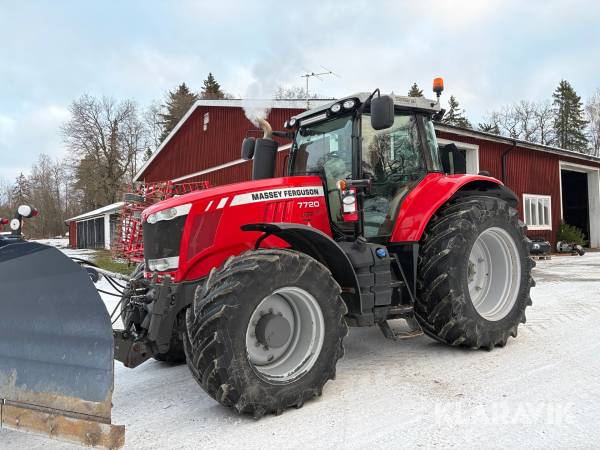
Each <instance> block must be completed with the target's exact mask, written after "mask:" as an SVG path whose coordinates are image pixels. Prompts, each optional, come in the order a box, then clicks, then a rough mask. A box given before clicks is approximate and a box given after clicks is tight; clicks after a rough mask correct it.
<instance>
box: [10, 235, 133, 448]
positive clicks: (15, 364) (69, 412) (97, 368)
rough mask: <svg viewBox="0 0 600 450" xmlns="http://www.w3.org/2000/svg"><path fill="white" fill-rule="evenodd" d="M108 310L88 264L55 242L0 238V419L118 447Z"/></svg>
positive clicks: (18, 426) (92, 443)
mask: <svg viewBox="0 0 600 450" xmlns="http://www.w3.org/2000/svg"><path fill="white" fill-rule="evenodd" d="M113 351H114V350H113V337H112V327H111V323H110V318H109V315H108V312H107V310H106V307H105V306H104V303H103V302H102V299H101V298H100V296H99V294H98V292H97V291H96V289H95V287H94V285H93V284H92V282H91V280H90V277H89V276H88V274H87V272H86V271H85V270H84V269H82V268H81V267H80V266H79V265H78V264H76V263H74V262H73V261H71V259H70V258H68V257H67V256H65V255H64V254H63V253H62V252H60V251H59V250H57V249H56V248H53V247H49V246H46V245H42V244H39V243H35V242H26V241H22V240H14V241H12V242H10V243H8V244H7V243H4V245H2V246H0V408H1V411H0V413H1V414H0V417H1V421H0V423H1V426H2V427H6V428H12V429H17V430H21V429H22V430H27V431H32V432H37V433H41V434H46V435H48V436H50V437H54V438H58V439H62V440H67V441H74V442H78V443H83V444H85V445H89V446H99V447H105V448H110V449H112V448H119V447H121V446H122V445H123V444H124V427H122V426H116V425H111V406H112V405H111V402H112V393H113V378H114V373H113V372H114V362H113Z"/></svg>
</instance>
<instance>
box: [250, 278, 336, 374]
mask: <svg viewBox="0 0 600 450" xmlns="http://www.w3.org/2000/svg"><path fill="white" fill-rule="evenodd" d="M286 323H287V325H286ZM324 335H325V322H324V320H323V312H322V311H321V307H320V306H319V303H318V302H317V300H316V299H315V298H314V297H313V296H312V295H311V294H309V293H308V292H306V291H305V290H304V289H300V288H298V287H284V288H281V289H277V290H276V291H275V292H273V293H272V294H271V295H269V296H268V297H266V298H264V299H263V300H262V301H261V302H260V303H259V304H258V306H257V307H256V309H255V310H254V311H253V312H252V316H251V317H250V321H249V322H248V327H247V330H246V352H247V355H248V361H249V362H250V365H251V366H252V368H253V369H254V371H255V372H256V373H257V374H258V375H259V376H260V377H261V378H263V379H264V380H266V381H268V382H271V383H290V382H292V381H294V380H296V379H298V378H300V377H301V376H303V375H304V374H306V372H308V371H309V370H310V369H311V368H312V367H313V366H314V365H315V363H316V361H317V358H318V357H319V354H320V353H321V348H322V347H323V340H324ZM269 343H270V344H271V345H270V344H269Z"/></svg>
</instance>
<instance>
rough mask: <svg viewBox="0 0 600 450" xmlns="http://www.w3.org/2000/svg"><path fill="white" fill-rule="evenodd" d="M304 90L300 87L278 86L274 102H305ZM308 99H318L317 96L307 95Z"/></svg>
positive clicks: (315, 94)
mask: <svg viewBox="0 0 600 450" xmlns="http://www.w3.org/2000/svg"><path fill="white" fill-rule="evenodd" d="M306 98H307V95H306V89H305V88H303V87H300V86H292V87H283V86H279V87H278V88H277V89H275V99H276V100H306ZM308 98H309V99H316V98H320V96H319V94H317V93H312V94H308Z"/></svg>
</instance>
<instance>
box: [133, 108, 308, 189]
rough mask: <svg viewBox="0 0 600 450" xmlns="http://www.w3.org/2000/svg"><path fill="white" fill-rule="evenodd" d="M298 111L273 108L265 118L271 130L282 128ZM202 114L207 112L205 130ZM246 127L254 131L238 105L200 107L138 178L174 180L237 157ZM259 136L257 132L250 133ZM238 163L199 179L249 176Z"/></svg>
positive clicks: (223, 180) (222, 181)
mask: <svg viewBox="0 0 600 450" xmlns="http://www.w3.org/2000/svg"><path fill="white" fill-rule="evenodd" d="M301 111H302V110H300V109H279V108H275V109H272V110H271V112H270V114H269V116H268V118H267V120H268V121H269V122H270V123H271V124H272V125H273V127H274V128H275V129H282V128H283V122H284V121H286V120H287V119H289V118H290V117H291V116H293V115H295V114H298V113H300V112H301ZM205 113H208V114H209V123H208V127H207V130H206V131H204V114H205ZM249 130H256V127H255V126H254V125H252V123H251V122H250V121H249V120H248V119H247V118H246V117H245V115H244V111H243V109H242V108H235V107H215V106H210V107H208V106H200V107H198V108H196V110H195V111H194V112H193V113H192V115H191V116H190V117H189V118H188V120H187V121H186V122H185V123H184V124H183V125H182V126H181V128H180V129H179V131H178V132H177V133H175V135H173V137H172V138H171V139H170V141H169V142H168V143H167V147H165V148H164V149H163V151H162V152H160V153H159V154H158V155H157V156H156V158H155V159H154V160H153V161H152V163H151V164H150V165H149V166H148V168H147V169H146V170H145V171H144V173H143V174H142V176H141V177H140V180H145V181H148V182H150V181H162V180H169V179H174V178H178V177H181V176H184V175H188V174H190V173H194V172H198V171H201V170H204V169H208V168H210V167H214V166H218V165H220V164H224V163H227V162H230V161H234V160H236V159H239V157H240V148H241V144H242V140H243V139H244V137H245V136H246V134H247V132H248V131H249ZM260 135H261V133H260V132H259V131H256V132H254V133H252V134H251V136H260ZM280 143H281V144H286V143H289V141H284V140H280ZM241 166H242V165H237V166H234V167H233V168H227V169H223V170H221V171H219V173H218V174H214V175H213V174H209V175H208V176H204V177H203V178H202V179H209V180H210V181H211V184H213V185H217V184H227V183H232V182H236V181H240V178H239V176H240V175H243V176H246V177H249V175H248V172H247V171H248V169H247V168H242V167H241ZM211 178H212V179H214V183H213V182H212V181H213V180H211ZM186 181H187V180H186Z"/></svg>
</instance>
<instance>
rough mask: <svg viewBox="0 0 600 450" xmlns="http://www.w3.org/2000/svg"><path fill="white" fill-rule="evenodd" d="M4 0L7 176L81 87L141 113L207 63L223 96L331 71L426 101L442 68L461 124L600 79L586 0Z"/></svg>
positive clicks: (54, 125)
mask: <svg viewBox="0 0 600 450" xmlns="http://www.w3.org/2000/svg"><path fill="white" fill-rule="evenodd" d="M13 3H14V4H11V7H10V8H2V15H3V17H2V23H3V26H2V27H1V28H0V40H1V41H2V43H3V45H2V46H0V61H2V64H0V98H1V99H2V103H1V104H0V154H1V156H2V160H1V165H0V173H5V174H9V176H10V177H11V178H12V177H13V176H14V175H16V174H18V171H20V170H27V169H28V167H30V165H31V163H33V162H34V161H35V159H36V158H37V154H38V153H40V152H42V151H44V152H47V153H49V154H51V155H54V156H60V155H61V154H62V151H63V150H62V143H61V138H60V134H59V126H60V124H61V123H62V122H63V121H64V120H65V118H66V117H67V115H66V114H67V112H66V111H67V107H68V105H69V104H70V103H71V101H73V100H74V99H76V98H78V97H79V96H81V95H82V94H83V93H89V94H92V95H95V96H111V97H114V98H116V99H125V98H129V99H134V100H136V101H137V102H138V103H139V104H140V106H142V107H143V106H144V105H147V104H149V103H150V102H151V101H152V100H155V99H162V98H163V95H164V93H165V91H167V90H169V89H173V88H174V87H175V86H176V85H177V84H179V83H181V82H182V81H185V82H186V83H187V84H188V85H189V86H190V87H191V88H192V89H195V90H199V89H200V88H201V83H202V80H203V79H204V78H205V77H206V75H207V73H208V72H209V71H210V72H212V73H213V74H214V75H215V77H216V79H217V80H218V81H219V83H221V86H222V87H223V89H225V90H226V91H227V92H230V93H232V94H234V95H249V92H250V91H251V85H252V83H255V82H256V80H257V78H260V79H263V80H266V81H267V84H272V85H273V89H275V88H276V87H277V86H276V85H279V84H281V85H285V86H297V85H301V84H302V83H303V79H302V78H300V75H301V74H302V73H304V72H305V71H319V70H321V68H322V66H324V67H327V68H329V69H332V70H333V71H334V72H336V73H337V74H339V75H340V77H339V78H337V77H324V78H323V81H318V80H311V84H310V89H311V91H313V92H317V93H320V94H323V95H325V96H336V97H341V96H344V95H347V94H350V93H352V92H356V91H367V90H371V89H374V88H376V87H379V88H381V89H382V90H383V91H386V92H390V91H394V92H396V93H405V92H407V91H408V89H409V87H410V85H411V84H412V83H413V82H417V83H418V84H419V86H420V87H421V88H422V89H423V90H424V92H425V93H426V94H427V95H433V94H432V93H431V90H430V89H431V87H430V86H431V80H432V78H433V77H435V76H442V77H444V78H445V81H446V92H445V93H444V97H443V99H442V100H443V101H447V99H448V97H449V96H450V94H455V95H456V96H457V98H458V100H459V102H460V103H461V106H462V107H463V108H464V109H466V111H467V115H468V116H469V118H470V119H471V121H472V122H473V123H477V122H478V121H480V120H481V118H482V117H483V116H484V115H485V114H486V112H487V111H489V110H492V109H496V108H498V107H500V106H502V105H504V104H507V103H511V102H513V101H518V100H521V99H528V100H542V99H547V98H550V96H551V94H552V91H553V90H554V88H555V87H556V85H557V84H558V82H559V81H560V79H561V78H565V79H568V80H569V81H570V82H571V83H572V84H573V86H574V87H575V88H576V90H577V92H578V93H579V94H580V95H581V96H582V98H584V99H585V98H588V97H589V96H590V95H591V94H592V93H593V92H594V91H595V90H596V89H597V88H598V87H600V84H599V81H598V77H597V74H598V73H600V59H599V58H596V57H595V56H596V55H597V54H599V53H600V27H598V23H600V10H599V9H598V7H597V5H596V2H594V1H592V0H587V1H585V0H573V1H571V2H564V1H561V0H548V1H544V2H543V3H542V2H525V1H523V0H504V1H500V0H489V1H481V0H460V1H459V0H443V1H440V0H419V1H413V0H394V1H392V0H346V1H344V2H339V1H328V0H306V1H303V2H291V1H283V0H265V1H264V2H261V3H260V5H259V6H257V5H256V3H253V2H246V1H241V0H239V1H229V0H220V1H218V2H215V1H212V0H201V1H197V0H184V1H181V2H178V3H177V4H176V5H173V3H170V2H163V1H157V0H145V1H142V0H137V1H136V0H132V1H130V2H121V3H119V4H118V10H117V4H116V3H111V2H109V3H108V4H106V3H91V2H75V1H65V2H54V3H51V4H50V3H43V2H42V3H38V2H36V3H30V2H13ZM260 90H261V91H268V90H269V89H268V86H267V87H266V88H264V87H261V88H260ZM15 172H16V173H15Z"/></svg>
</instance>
